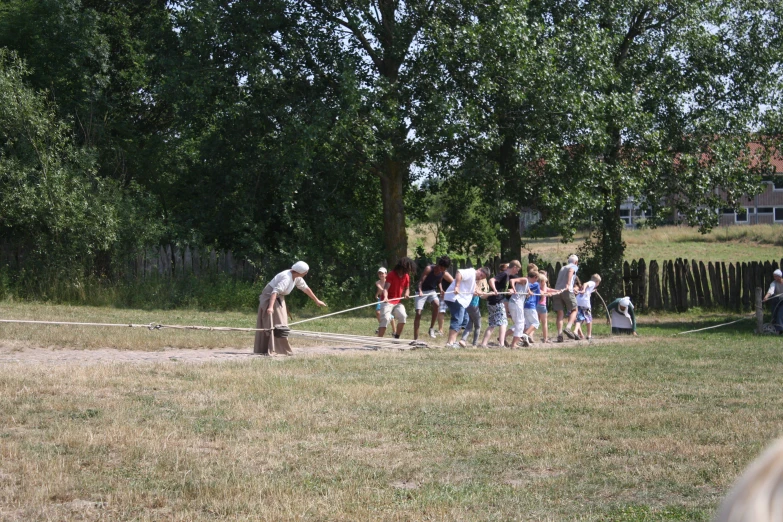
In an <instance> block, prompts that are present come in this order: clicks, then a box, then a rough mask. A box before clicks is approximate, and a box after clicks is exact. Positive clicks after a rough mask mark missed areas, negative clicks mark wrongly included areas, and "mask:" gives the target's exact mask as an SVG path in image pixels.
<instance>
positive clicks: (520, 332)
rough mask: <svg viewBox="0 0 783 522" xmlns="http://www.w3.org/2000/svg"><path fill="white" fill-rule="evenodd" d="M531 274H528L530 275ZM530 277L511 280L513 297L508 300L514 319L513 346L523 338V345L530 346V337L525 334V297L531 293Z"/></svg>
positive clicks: (509, 309) (510, 289)
mask: <svg viewBox="0 0 783 522" xmlns="http://www.w3.org/2000/svg"><path fill="white" fill-rule="evenodd" d="M529 275H530V274H528V276H529ZM529 282H530V281H529V279H528V278H527V277H516V278H514V279H512V280H511V281H509V283H510V284H511V287H510V288H509V291H510V292H511V297H509V300H508V311H509V313H511V319H512V320H513V321H514V329H513V330H514V338H513V339H512V341H511V347H512V348H515V347H516V345H517V343H518V342H519V341H520V339H521V340H522V346H530V339H529V338H528V336H527V335H525V310H524V306H525V299H527V296H528V295H529V294H530V290H529V288H528V286H529Z"/></svg>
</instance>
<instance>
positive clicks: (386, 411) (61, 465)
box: [0, 303, 783, 521]
mask: <svg viewBox="0 0 783 522" xmlns="http://www.w3.org/2000/svg"><path fill="white" fill-rule="evenodd" d="M28 307H29V308H28ZM66 313H68V314H69V317H71V318H79V317H81V318H84V319H91V320H93V319H99V318H101V317H108V316H112V317H114V315H113V314H115V313H117V314H118V313H119V312H117V311H114V310H103V309H81V308H75V307H71V308H66V307H46V308H43V307H40V305H25V304H19V303H13V304H12V305H7V304H6V305H3V306H2V307H1V308H0V314H2V315H3V316H4V317H8V316H9V315H14V316H18V315H25V314H27V315H33V316H44V315H64V314H66ZM122 313H126V314H130V315H134V314H138V317H139V318H140V319H141V318H142V317H144V316H145V314H147V313H148V312H145V311H122ZM104 314H106V315H104ZM168 314H172V315H168ZM173 314H180V315H173ZM199 314H200V313H196V312H176V311H161V312H158V313H157V317H158V318H160V319H162V320H165V321H170V320H173V319H175V318H179V319H182V320H184V321H189V320H192V321H200V322H202V323H204V322H207V321H208V324H245V325H246V323H247V321H248V320H252V315H250V314H245V315H242V314H212V315H209V314H203V315H199ZM730 318H731V317H730V316H727V315H723V314H714V315H708V316H700V315H698V314H697V313H691V314H686V315H684V316H670V315H660V316H647V317H643V318H641V319H642V324H641V325H640V334H641V337H639V338H638V339H630V338H628V339H626V338H620V339H611V340H609V341H606V342H603V343H598V344H594V345H592V346H576V345H574V344H571V345H569V344H565V345H562V346H557V345H548V346H547V347H546V348H541V347H538V348H536V349H527V350H514V351H512V350H500V349H497V350H445V349H427V350H417V351H413V352H384V351H382V352H372V353H362V354H356V355H350V354H348V355H342V356H339V357H338V356H318V357H293V358H283V359H279V358H252V359H248V360H247V361H245V362H231V363H221V364H202V365H192V364H183V363H177V362H170V363H167V364H145V365H134V364H111V365H93V366H73V365H63V366H58V365H46V366H40V365H34V364H7V365H4V366H1V367H0V519H2V520H48V519H57V520H66V519H86V520H607V521H608V520H613V521H621V520H623V521H652V520H655V521H658V520H661V521H663V520H709V519H710V517H711V516H712V513H713V512H714V509H715V508H716V506H717V504H718V502H719V501H720V499H721V498H722V497H723V495H724V494H725V493H726V491H727V489H728V488H729V486H730V484H731V483H732V481H733V480H734V479H735V478H736V477H737V475H738V474H739V473H740V472H741V470H742V469H743V468H744V467H745V466H746V465H747V464H748V462H749V461H750V460H752V459H753V458H754V457H755V456H756V455H757V454H758V453H759V452H760V450H761V449H762V448H763V447H764V446H765V445H766V444H767V443H768V442H769V441H770V440H771V439H773V438H774V437H776V436H779V435H780V431H781V426H783V396H781V394H780V393H779V392H780V387H781V384H783V382H782V381H783V378H782V377H781V375H783V349H781V348H783V344H782V342H781V339H780V338H777V337H757V336H755V335H753V334H752V327H753V325H752V322H751V321H747V322H746V323H740V324H739V325H738V326H739V327H738V328H734V327H729V328H727V329H715V330H710V331H707V332H703V333H697V334H690V335H687V336H682V337H675V336H674V335H673V333H675V332H678V331H682V330H685V329H690V328H696V327H699V326H705V325H712V324H718V323H720V322H723V321H725V320H727V319H730ZM314 323H316V324H312V327H311V328H312V329H320V328H323V329H330V330H340V329H342V330H344V331H351V332H354V333H366V330H367V328H368V327H372V324H373V319H371V318H366V319H362V318H350V319H345V320H343V319H328V320H325V321H324V322H323V323H322V324H317V323H318V322H314ZM16 328H17V327H16V326H14V327H9V326H6V325H3V326H0V339H2V341H0V343H9V342H10V343H12V342H18V336H19V335H20V331H19V330H17V329H16ZM596 328H597V331H598V334H599V335H601V336H604V335H605V333H606V329H605V326H603V325H596ZM37 330H38V331H39V332H38V333H37V334H33V333H28V334H27V335H28V337H27V338H26V341H25V342H26V343H27V344H26V345H25V347H24V348H23V349H22V352H24V351H25V350H32V349H34V348H33V347H34V346H37V345H43V346H49V347H54V348H56V347H58V346H61V344H60V343H58V341H57V334H58V333H59V334H64V333H65V329H64V328H53V329H52V331H51V332H47V331H46V330H47V329H46V328H39V329H37ZM122 331H124V330H122ZM52 332H53V333H52ZM112 332H113V331H112ZM163 333H164V332H145V334H150V336H152V337H155V336H157V335H159V334H163ZM169 334H171V337H169V338H167V339H166V340H165V341H159V342H160V343H162V344H161V345H159V347H162V346H169V345H171V344H172V343H173V344H175V345H179V346H187V345H188V343H191V345H193V346H203V345H207V344H209V343H208V342H207V341H205V339H206V340H208V339H210V338H211V339H215V338H217V339H216V340H213V341H210V342H213V343H214V344H213V345H212V346H214V347H217V346H219V345H220V343H221V342H223V343H226V344H227V345H231V346H237V345H239V346H243V347H245V348H249V345H250V343H249V338H248V337H247V336H245V337H244V338H242V337H241V336H239V337H236V338H231V337H226V338H224V337H222V335H233V334H218V335H217V336H216V335H215V334H214V333H212V334H209V333H204V332H169ZM83 335H84V336H85V338H86V339H87V341H88V344H89V346H92V344H90V343H93V341H94V338H92V337H90V336H92V335H98V334H92V333H89V332H87V331H86V330H85V331H84V332H83ZM101 335H103V337H104V345H107V344H108V345H111V344H112V342H113V338H114V333H111V334H107V333H106V332H105V331H104V333H103V334H101ZM36 336H42V337H36ZM243 339H244V341H243ZM221 340H222V341H221ZM76 342H78V341H77V340H75V339H70V340H68V341H67V343H64V344H65V345H67V346H72V344H73V343H76ZM148 342H149V341H144V340H143V339H142V340H136V339H133V338H126V339H125V340H124V341H123V343H125V344H124V345H123V346H124V347H125V348H137V347H139V345H140V346H141V347H146V348H147V349H156V348H155V346H154V345H150V344H145V343H148ZM242 342H244V344H240V343H242ZM296 342H297V341H296V340H295V341H294V349H295V350H296ZM89 346H86V347H87V348H89ZM56 353H57V352H56V349H55V351H53V352H52V354H53V356H56Z"/></svg>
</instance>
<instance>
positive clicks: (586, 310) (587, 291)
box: [574, 274, 601, 341]
mask: <svg viewBox="0 0 783 522" xmlns="http://www.w3.org/2000/svg"><path fill="white" fill-rule="evenodd" d="M600 284H601V276H599V275H598V274H593V277H591V278H590V281H588V282H586V283H585V284H583V285H582V289H581V290H580V291H579V292H578V293H577V295H576V309H577V312H576V326H575V327H574V333H575V334H576V335H577V337H579V338H580V339H584V338H585V335H584V334H583V333H582V323H585V324H586V325H587V340H588V341H589V340H590V339H592V338H593V311H592V305H591V304H590V296H591V294H592V293H593V292H595V289H596V288H598V285H600Z"/></svg>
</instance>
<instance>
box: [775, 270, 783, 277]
mask: <svg viewBox="0 0 783 522" xmlns="http://www.w3.org/2000/svg"><path fill="white" fill-rule="evenodd" d="M772 275H773V276H778V277H783V272H781V271H780V270H775V271H774V272H772Z"/></svg>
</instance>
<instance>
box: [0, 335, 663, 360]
mask: <svg viewBox="0 0 783 522" xmlns="http://www.w3.org/2000/svg"><path fill="white" fill-rule="evenodd" d="M644 339H645V340H646V341H650V340H651V338H649V337H648V338H644ZM635 341H637V339H631V338H629V337H626V336H621V337H608V338H601V339H593V340H592V341H589V342H588V341H570V342H565V343H552V342H548V343H540V342H539V343H536V344H535V345H533V346H532V347H530V348H521V349H520V350H551V349H555V348H572V347H584V348H589V347H590V346H599V345H602V344H610V343H611V344H614V343H618V342H626V343H631V342H635ZM441 348H443V347H442V346H437V345H433V346H431V347H430V348H422V349H424V350H427V349H441ZM404 349H406V350H407V349H409V347H408V346H404ZM504 349H508V348H497V347H495V348H490V349H489V350H484V351H495V350H504ZM389 350H393V351H398V349H395V348H389V349H387V348H381V349H378V348H376V347H371V346H367V347H362V346H339V345H337V346H335V345H332V346H326V345H316V344H311V345H308V344H307V343H304V346H302V345H295V346H294V355H295V356H298V357H320V356H327V355H331V356H334V355H346V354H360V353H372V352H376V351H389ZM464 350H473V351H476V350H481V349H479V348H465V349H464ZM257 357H260V356H258V355H254V354H253V349H252V348H250V347H230V346H229V347H225V348H216V349H204V348H192V349H186V348H171V347H164V348H163V349H161V350H157V351H148V350H126V349H122V350H121V349H116V348H111V347H105V348H97V349H85V350H77V349H73V348H61V347H51V346H49V347H47V346H38V345H36V344H34V343H31V342H20V341H9V340H2V341H0V364H11V363H18V364H51V365H63V364H75V365H82V366H84V365H92V364H107V363H134V364H144V363H165V362H171V363H207V362H225V361H246V360H252V359H254V358H257ZM270 358H271V359H274V360H281V361H282V360H287V359H289V357H286V356H274V357H270Z"/></svg>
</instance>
